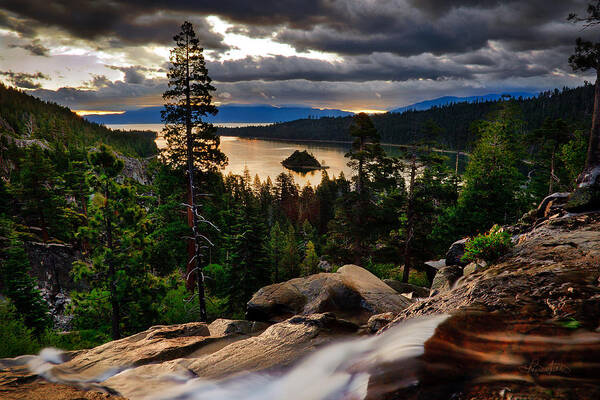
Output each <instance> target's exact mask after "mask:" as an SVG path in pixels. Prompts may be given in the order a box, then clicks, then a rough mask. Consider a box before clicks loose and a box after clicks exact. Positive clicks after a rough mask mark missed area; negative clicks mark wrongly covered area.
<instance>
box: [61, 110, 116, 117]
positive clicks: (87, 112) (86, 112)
mask: <svg viewBox="0 0 600 400" xmlns="http://www.w3.org/2000/svg"><path fill="white" fill-rule="evenodd" d="M71 111H73V112H74V113H75V114H77V115H79V116H80V117H84V116H86V115H115V114H125V111H104V110H71Z"/></svg>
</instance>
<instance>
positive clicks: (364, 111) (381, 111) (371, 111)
mask: <svg viewBox="0 0 600 400" xmlns="http://www.w3.org/2000/svg"><path fill="white" fill-rule="evenodd" d="M342 111H347V112H351V113H354V114H359V113H365V114H384V113H386V112H388V111H387V110H375V109H359V110H349V109H348V110H346V109H344V110H342Z"/></svg>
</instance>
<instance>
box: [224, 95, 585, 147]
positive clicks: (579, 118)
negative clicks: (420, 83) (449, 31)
mask: <svg viewBox="0 0 600 400" xmlns="http://www.w3.org/2000/svg"><path fill="white" fill-rule="evenodd" d="M514 100H515V102H516V103H517V104H518V105H519V109H520V111H521V113H522V117H521V118H522V119H523V121H524V123H525V127H526V129H527V130H528V131H533V130H535V129H537V128H539V127H540V126H541V125H542V123H543V122H544V120H545V119H547V118H551V119H558V118H560V119H563V120H564V121H566V122H568V123H575V124H577V125H578V126H581V127H583V126H589V124H590V122H591V118H592V109H593V106H594V86H593V85H591V84H586V85H585V86H582V87H578V88H574V89H569V88H564V89H563V90H562V91H560V90H558V89H556V90H554V91H547V92H542V93H540V94H539V95H538V96H537V97H533V98H529V99H522V98H519V99H514ZM497 106H498V102H496V101H485V102H476V103H457V104H450V105H445V106H441V107H437V106H436V107H433V108H431V109H429V110H426V111H406V112H404V113H385V114H376V115H373V116H372V117H371V118H372V120H373V124H374V125H375V127H376V129H377V131H378V132H379V134H380V135H381V141H382V142H383V143H391V144H408V143H411V142H413V141H415V140H418V139H419V138H420V137H421V136H422V126H423V125H424V124H425V122H427V121H434V122H435V123H437V124H438V125H439V126H441V127H442V128H443V133H442V135H440V138H439V139H438V141H439V143H440V144H441V145H443V146H444V147H446V148H448V149H453V150H463V151H465V150H466V151H468V150H470V149H471V148H472V146H473V143H474V140H475V135H474V133H475V132H476V128H475V127H474V126H473V123H474V122H476V121H478V120H481V119H483V118H485V117H486V116H487V115H489V114H490V113H491V112H492V111H493V110H494V109H495V108H496V107H497ZM351 124H352V117H339V118H320V119H301V120H297V121H291V122H285V123H279V124H273V125H269V126H260V127H242V128H219V134H221V135H226V136H241V137H256V138H276V139H296V140H297V139H302V140H333V141H348V129H349V128H350V125H351Z"/></svg>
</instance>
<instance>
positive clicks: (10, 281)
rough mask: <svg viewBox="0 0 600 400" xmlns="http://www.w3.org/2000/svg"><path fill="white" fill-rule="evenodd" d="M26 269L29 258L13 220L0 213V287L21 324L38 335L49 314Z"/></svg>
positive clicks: (46, 326) (43, 328)
mask: <svg viewBox="0 0 600 400" xmlns="http://www.w3.org/2000/svg"><path fill="white" fill-rule="evenodd" d="M29 269H30V265H29V258H28V257H27V253H26V252H25V248H24V244H23V242H22V241H21V240H19V238H18V236H17V234H16V232H15V231H14V228H13V223H12V222H11V221H10V220H8V219H5V218H4V217H2V216H0V288H1V289H2V293H3V294H4V295H6V296H7V297H8V298H9V299H10V300H11V302H12V304H13V305H14V306H15V308H16V310H17V312H18V313H19V315H20V316H22V317H23V319H24V322H25V325H27V326H28V327H29V328H32V329H34V330H35V332H36V333H37V334H38V335H39V334H41V333H43V331H44V330H45V329H46V328H48V327H49V326H50V318H49V316H48V315H49V314H48V305H47V304H46V302H45V301H44V299H43V298H42V296H41V294H40V292H39V290H38V289H37V288H36V287H35V282H34V280H33V279H32V278H31V277H30V276H29Z"/></svg>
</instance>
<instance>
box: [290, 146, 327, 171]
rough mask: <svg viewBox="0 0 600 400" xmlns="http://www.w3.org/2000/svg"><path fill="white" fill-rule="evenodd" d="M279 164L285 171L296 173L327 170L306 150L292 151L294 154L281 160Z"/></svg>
mask: <svg viewBox="0 0 600 400" xmlns="http://www.w3.org/2000/svg"><path fill="white" fill-rule="evenodd" d="M281 164H282V165H283V166H284V167H286V168H287V169H291V170H292V171H297V172H308V171H315V170H318V169H326V168H329V167H326V166H324V165H321V163H320V162H318V161H317V159H316V158H315V156H313V155H312V154H310V153H309V152H308V151H306V150H304V151H300V150H296V151H294V153H293V154H292V155H291V156H289V157H288V158H286V159H285V160H283V161H282V162H281Z"/></svg>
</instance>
